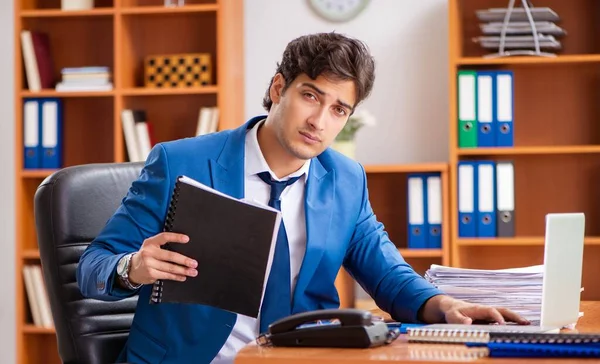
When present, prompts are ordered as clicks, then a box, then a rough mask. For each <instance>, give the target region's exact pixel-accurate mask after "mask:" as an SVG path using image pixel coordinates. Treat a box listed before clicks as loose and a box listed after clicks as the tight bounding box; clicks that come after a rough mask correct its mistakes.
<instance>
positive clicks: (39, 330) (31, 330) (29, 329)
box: [23, 324, 56, 334]
mask: <svg viewBox="0 0 600 364" xmlns="http://www.w3.org/2000/svg"><path fill="white" fill-rule="evenodd" d="M23 332H24V333H25V334H55V333H56V329H55V328H45V327H38V326H34V325H31V324H27V325H25V326H23Z"/></svg>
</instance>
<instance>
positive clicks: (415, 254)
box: [398, 249, 442, 258]
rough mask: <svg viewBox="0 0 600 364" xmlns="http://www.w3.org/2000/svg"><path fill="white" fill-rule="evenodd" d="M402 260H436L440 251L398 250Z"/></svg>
mask: <svg viewBox="0 0 600 364" xmlns="http://www.w3.org/2000/svg"><path fill="white" fill-rule="evenodd" d="M398 251H399V252H400V254H402V256H403V257H404V258H438V257H441V256H442V249H398Z"/></svg>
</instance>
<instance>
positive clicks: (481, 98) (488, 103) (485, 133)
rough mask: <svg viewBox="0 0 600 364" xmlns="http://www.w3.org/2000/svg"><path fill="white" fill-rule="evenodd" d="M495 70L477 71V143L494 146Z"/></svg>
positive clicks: (482, 145)
mask: <svg viewBox="0 0 600 364" xmlns="http://www.w3.org/2000/svg"><path fill="white" fill-rule="evenodd" d="M495 84H496V74H495V72H477V145H478V146H479V147H494V146H495V145H496V129H497V128H498V127H497V126H496V122H495V120H494V119H495V114H496V113H495V110H494V109H495V107H494V106H495V104H496V101H495V99H496V92H495V89H496V88H495Z"/></svg>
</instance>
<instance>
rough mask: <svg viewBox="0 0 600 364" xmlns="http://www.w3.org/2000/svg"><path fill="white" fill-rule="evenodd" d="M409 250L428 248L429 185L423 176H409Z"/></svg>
mask: <svg viewBox="0 0 600 364" xmlns="http://www.w3.org/2000/svg"><path fill="white" fill-rule="evenodd" d="M407 201H408V203H407V208H408V244H407V245H408V248H409V249H423V248H427V229H428V227H427V184H426V182H425V178H424V177H423V175H422V174H409V175H408V183H407Z"/></svg>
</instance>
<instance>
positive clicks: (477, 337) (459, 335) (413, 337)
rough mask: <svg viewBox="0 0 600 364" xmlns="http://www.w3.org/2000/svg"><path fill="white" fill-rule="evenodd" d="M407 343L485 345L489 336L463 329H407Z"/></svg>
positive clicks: (480, 331)
mask: <svg viewBox="0 0 600 364" xmlns="http://www.w3.org/2000/svg"><path fill="white" fill-rule="evenodd" d="M406 333H407V336H408V341H409V342H427V343H433V342H438V343H463V342H465V341H468V342H472V343H487V342H488V341H489V340H490V334H489V332H487V331H483V330H465V329H428V328H425V327H417V328H408V329H407V330H406Z"/></svg>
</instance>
